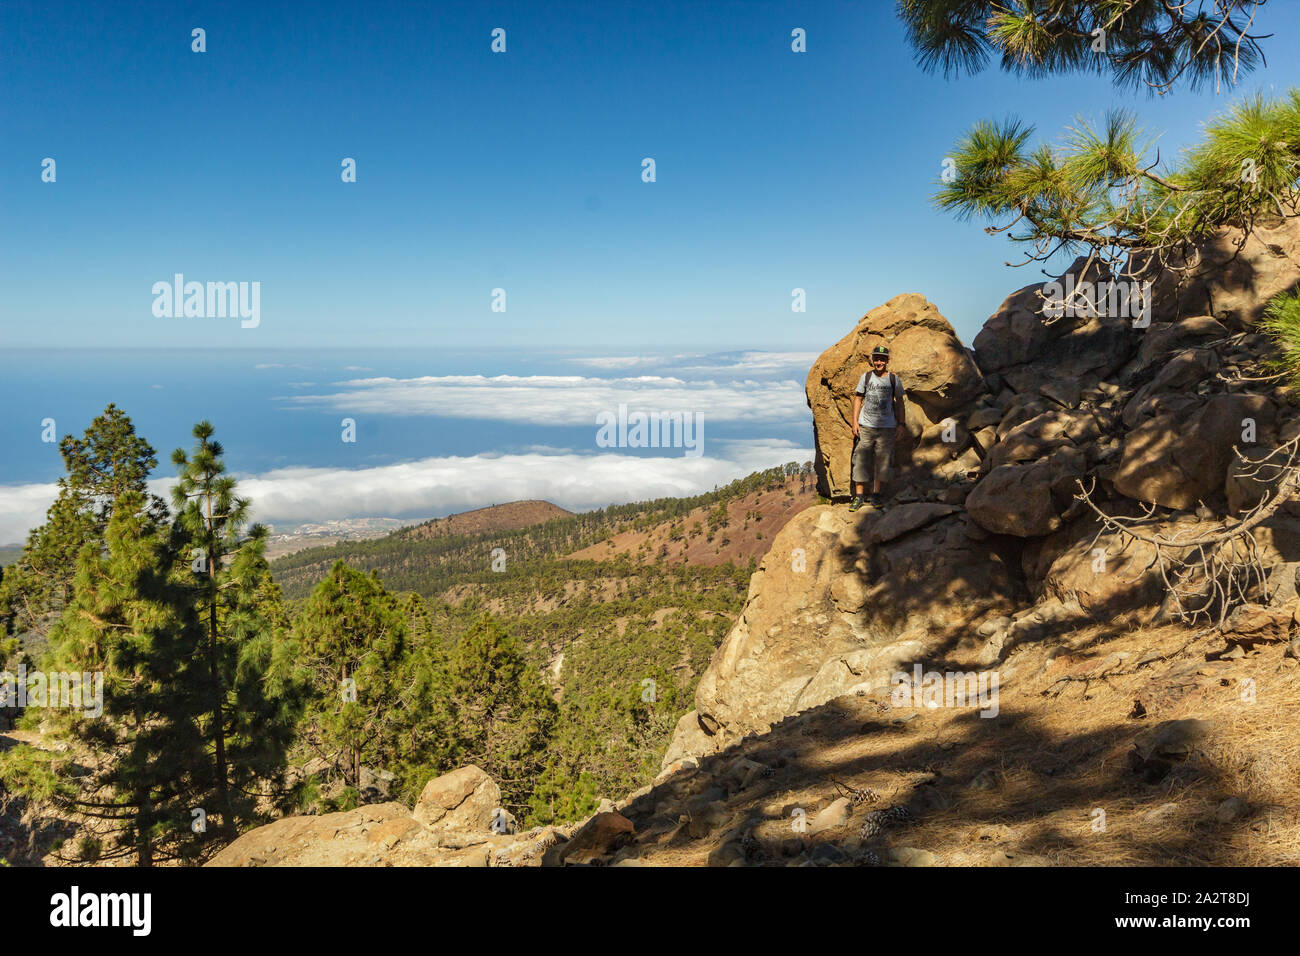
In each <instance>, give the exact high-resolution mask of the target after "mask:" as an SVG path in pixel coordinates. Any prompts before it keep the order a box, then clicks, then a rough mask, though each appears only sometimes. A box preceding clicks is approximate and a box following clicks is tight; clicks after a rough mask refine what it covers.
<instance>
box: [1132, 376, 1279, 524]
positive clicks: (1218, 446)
mask: <svg viewBox="0 0 1300 956" xmlns="http://www.w3.org/2000/svg"><path fill="white" fill-rule="evenodd" d="M1182 354H1186V353H1182ZM1275 418H1276V408H1275V407H1274V405H1273V403H1272V402H1270V401H1269V400H1268V399H1267V398H1265V397H1264V396H1262V395H1215V396H1212V397H1211V398H1208V399H1206V400H1205V401H1203V402H1193V403H1190V404H1189V405H1187V406H1185V407H1184V408H1182V409H1181V410H1180V411H1179V412H1169V413H1167V414H1163V415H1158V416H1156V417H1154V418H1151V419H1148V420H1147V421H1145V422H1143V423H1142V424H1141V425H1139V426H1138V427H1137V428H1135V429H1133V431H1131V432H1129V433H1128V434H1127V435H1125V436H1124V451H1123V456H1122V458H1121V459H1120V463H1119V470H1118V471H1117V472H1116V473H1115V477H1114V482H1115V490H1116V491H1118V492H1119V493H1120V494H1123V495H1127V496H1128V497H1130V498H1135V499H1137V500H1139V501H1151V502H1155V503H1156V504H1159V505H1164V506H1165V507H1166V508H1177V509H1183V510H1186V509H1190V508H1195V507H1196V506H1197V504H1198V503H1200V502H1209V501H1210V500H1212V499H1220V498H1222V499H1224V500H1226V483H1227V480H1228V466H1229V465H1230V464H1231V463H1232V462H1234V461H1236V460H1237V456H1236V454H1235V453H1234V452H1233V450H1232V449H1233V446H1234V445H1245V444H1247V443H1246V441H1245V439H1244V438H1243V435H1244V434H1245V433H1247V431H1250V432H1252V433H1253V435H1254V440H1253V441H1251V442H1250V443H1249V444H1250V445H1256V446H1258V445H1259V444H1268V443H1271V442H1272V440H1273V438H1274V436H1275V431H1274V429H1275ZM1216 503H1217V502H1216Z"/></svg>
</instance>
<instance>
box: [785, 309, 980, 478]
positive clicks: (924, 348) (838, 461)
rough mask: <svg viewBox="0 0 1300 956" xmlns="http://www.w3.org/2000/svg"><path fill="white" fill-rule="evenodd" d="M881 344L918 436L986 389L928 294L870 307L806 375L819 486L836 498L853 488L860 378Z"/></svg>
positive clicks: (948, 324) (912, 429) (910, 424)
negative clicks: (855, 403) (855, 395)
mask: <svg viewBox="0 0 1300 956" xmlns="http://www.w3.org/2000/svg"><path fill="white" fill-rule="evenodd" d="M877 345H887V346H888V347H889V350H890V369H891V370H892V371H893V372H895V373H897V375H898V377H899V379H900V380H901V381H902V383H903V387H904V388H905V389H906V390H907V396H908V399H909V401H908V404H909V406H911V407H912V408H909V411H912V412H913V415H909V422H908V426H909V430H910V431H911V432H912V434H913V435H915V436H917V437H919V436H920V435H921V433H922V431H923V430H924V429H925V427H927V426H928V425H930V424H932V423H934V422H937V421H940V420H941V419H943V418H944V417H945V416H947V415H950V414H952V413H954V412H957V411H959V410H961V409H963V408H964V407H965V406H966V405H968V404H969V403H970V402H972V401H973V400H974V399H975V398H977V397H978V396H980V395H982V394H983V393H984V391H985V388H984V382H983V380H982V379H981V377H980V374H979V370H978V369H977V368H976V367H975V363H974V361H973V360H972V359H971V356H970V353H969V352H968V351H967V350H966V348H965V347H963V346H962V344H961V341H960V340H959V339H958V338H957V334H956V332H954V331H953V328H952V325H951V324H950V323H949V322H948V320H947V319H945V318H944V317H943V315H942V314H941V313H940V312H939V310H938V309H937V308H935V306H934V305H933V304H932V303H930V302H929V301H927V300H926V298H925V297H924V296H921V295H916V294H914V293H908V294H905V295H897V296H894V298H892V299H890V300H889V301H888V302H886V303H885V304H884V305H880V306H877V307H876V308H874V309H872V310H871V311H870V312H868V313H867V314H866V315H864V316H863V317H862V318H861V319H860V320H859V321H858V324H857V325H856V326H855V327H854V328H853V331H851V332H849V334H848V335H846V336H844V338H842V339H840V340H839V341H838V342H836V343H835V344H834V345H832V346H831V347H830V348H829V349H827V350H826V351H825V352H823V353H822V354H821V356H820V357H819V358H818V359H817V361H816V362H814V363H813V366H812V369H811V370H810V371H809V373H808V381H807V385H806V387H805V391H806V393H807V396H808V406H809V407H810V408H811V409H812V413H813V437H814V440H815V442H816V445H817V457H816V463H815V464H816V469H817V483H818V490H819V491H820V492H821V493H822V494H823V495H826V496H827V497H830V498H836V497H842V496H844V495H847V494H849V493H850V488H849V468H850V461H849V458H850V455H851V454H852V450H853V425H852V421H851V418H852V415H853V393H854V389H855V388H856V387H857V384H858V378H859V377H860V376H861V375H862V373H863V372H865V371H868V370H869V369H870V359H869V356H870V354H871V350H872V349H873V348H875V347H876V346H877ZM915 413H919V414H915ZM913 416H914V417H913Z"/></svg>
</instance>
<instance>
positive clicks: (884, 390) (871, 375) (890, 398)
mask: <svg viewBox="0 0 1300 956" xmlns="http://www.w3.org/2000/svg"><path fill="white" fill-rule="evenodd" d="M893 383H894V373H893V372H886V373H885V374H884V375H877V374H876V373H875V372H874V371H872V372H863V373H862V378H860V379H858V387H857V389H855V392H856V394H858V395H861V396H862V414H860V415H859V416H858V424H859V425H861V426H862V427H863V428H895V427H897V425H898V422H897V420H896V419H895V418H894V384H893ZM898 394H899V395H900V396H901V395H902V394H903V383H902V382H899V383H898Z"/></svg>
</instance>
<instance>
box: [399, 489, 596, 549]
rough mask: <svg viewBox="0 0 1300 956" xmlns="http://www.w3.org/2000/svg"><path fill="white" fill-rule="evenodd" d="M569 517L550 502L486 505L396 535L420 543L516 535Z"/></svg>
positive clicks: (534, 501) (570, 515) (570, 512)
mask: <svg viewBox="0 0 1300 956" xmlns="http://www.w3.org/2000/svg"><path fill="white" fill-rule="evenodd" d="M572 516H573V512H572V511H566V510H565V509H563V508H561V507H560V506H559V505H554V504H551V502H549V501H541V500H538V499H533V500H529V501H509V502H506V503H505V504H500V505H489V506H488V507H486V508H475V509H474V510H473V511H462V512H460V513H458V514H454V515H448V516H447V517H445V518H434V519H433V520H431V521H426V522H424V523H423V524H419V525H416V526H415V527H413V528H409V529H407V530H405V531H401V532H398V536H400V537H404V538H411V539H413V540H416V541H421V540H428V539H430V538H440V537H444V536H446V535H456V534H478V533H480V532H483V531H515V530H518V529H519V528H527V527H530V526H531V525H535V524H542V523H543V522H546V521H551V520H552V519H554V518H570V517H572Z"/></svg>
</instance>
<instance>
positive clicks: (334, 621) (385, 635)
mask: <svg viewBox="0 0 1300 956" xmlns="http://www.w3.org/2000/svg"><path fill="white" fill-rule="evenodd" d="M407 638H408V634H407V623H406V620H405V618H404V617H403V615H402V614H401V612H400V611H399V609H398V606H397V601H396V599H395V598H394V597H393V595H391V594H390V593H389V592H388V591H387V590H385V589H384V586H383V585H382V584H381V583H380V581H379V578H378V576H377V575H374V574H373V573H372V574H364V573H362V572H361V571H357V570H354V569H353V568H349V567H348V566H347V565H346V564H345V563H344V562H343V561H341V560H340V561H336V562H335V563H334V566H333V567H332V568H331V569H330V573H329V575H328V576H326V577H325V578H324V580H322V581H321V582H320V584H318V585H317V586H316V588H315V589H314V590H313V591H312V593H311V596H310V597H309V598H308V599H307V602H306V604H305V605H304V606H303V608H302V611H301V612H300V613H299V614H298V616H297V617H296V619H295V620H294V624H293V629H292V631H291V633H290V635H289V640H290V642H291V643H290V646H289V647H288V648H287V649H286V650H285V651H284V652H282V653H281V654H280V655H278V656H279V657H281V658H282V659H287V660H290V661H291V662H292V665H293V667H294V670H295V680H296V682H297V683H298V684H299V685H301V686H302V687H303V688H305V690H306V693H307V699H306V703H305V707H304V710H303V714H302V717H301V721H300V724H299V734H300V737H301V739H302V741H303V742H304V743H305V744H306V745H307V746H308V747H309V748H310V749H311V750H312V751H313V752H314V753H315V754H316V755H317V756H320V757H324V758H325V759H326V760H327V761H328V762H329V764H330V766H331V768H332V769H333V770H334V771H335V772H336V773H338V774H339V775H340V776H341V777H342V779H343V782H344V784H345V785H346V786H349V787H352V788H355V789H359V788H360V785H361V766H362V764H363V763H364V764H367V765H372V766H379V767H381V768H386V767H387V765H388V764H389V762H390V760H391V758H392V757H393V754H394V751H395V747H396V742H395V741H394V739H393V738H394V734H395V729H394V728H395V720H396V715H397V711H398V706H399V704H398V688H397V683H396V675H397V673H398V670H399V666H400V664H401V661H402V658H403V655H404V653H405V652H406V650H407Z"/></svg>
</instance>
